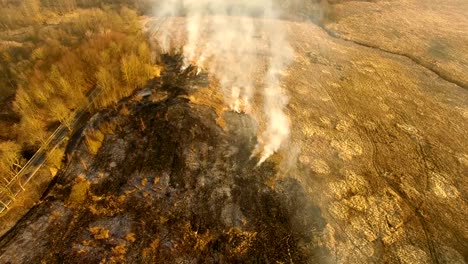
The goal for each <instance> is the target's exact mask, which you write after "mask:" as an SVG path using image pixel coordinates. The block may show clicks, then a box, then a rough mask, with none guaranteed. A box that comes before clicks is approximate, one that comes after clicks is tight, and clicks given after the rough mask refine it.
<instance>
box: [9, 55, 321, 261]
mask: <svg viewBox="0 0 468 264" xmlns="http://www.w3.org/2000/svg"><path fill="white" fill-rule="evenodd" d="M165 62H166V64H167V65H166V72H164V73H163V74H162V76H161V77H160V78H158V79H155V80H153V81H152V82H151V83H150V85H149V86H148V87H147V88H149V89H151V91H152V95H151V96H148V97H145V98H141V96H138V94H136V95H135V96H132V97H130V98H127V99H125V100H124V101H122V102H121V103H119V104H118V106H116V107H115V108H113V109H107V110H106V111H103V112H101V113H98V114H97V115H95V116H94V117H93V118H92V119H91V120H90V122H89V123H88V124H87V126H86V127H85V128H84V130H83V131H82V132H81V133H79V134H77V135H75V138H74V139H73V140H71V143H70V146H69V148H68V150H69V161H68V163H67V166H66V168H65V169H64V170H63V171H62V172H61V173H60V174H59V176H58V177H57V179H56V180H55V181H54V182H53V183H51V186H50V187H49V191H48V193H46V194H45V197H44V200H43V202H42V203H40V204H39V205H37V206H36V207H35V208H33V209H32V210H31V211H30V212H29V213H28V214H27V215H26V216H25V217H24V218H23V219H22V220H21V221H20V222H19V223H18V224H17V226H16V227H15V228H13V229H12V230H11V231H10V232H9V233H7V235H6V236H4V237H3V239H2V240H1V243H0V262H2V263H40V262H44V263H308V262H320V263H324V262H326V261H327V259H328V258H329V257H328V255H327V254H328V253H327V250H325V248H324V247H321V246H320V245H321V244H322V243H321V241H320V240H321V238H320V234H321V232H322V230H323V229H324V227H325V225H326V223H325V221H324V219H323V218H322V216H321V212H320V209H319V208H318V207H316V206H314V204H313V203H312V202H311V201H310V200H309V198H308V196H307V195H306V193H305V191H304V190H303V187H302V186H301V184H300V183H299V182H298V181H297V180H295V179H294V178H293V177H288V176H283V177H281V178H277V170H278V168H277V166H278V165H277V164H275V163H274V162H269V161H267V162H265V163H263V164H262V165H261V166H258V167H257V166H256V162H257V160H256V159H255V158H254V159H250V154H251V153H252V150H253V148H254V147H255V144H256V123H255V121H254V120H253V119H252V118H251V117H250V116H248V115H245V114H238V113H234V112H229V111H228V112H224V114H223V117H222V118H223V119H224V123H225V127H224V128H221V127H220V126H219V125H218V124H217V122H216V120H217V118H218V117H217V114H216V112H215V111H214V110H213V109H212V108H211V107H208V106H203V105H195V104H192V103H191V102H190V101H189V100H188V99H187V95H189V94H190V93H191V91H193V90H195V89H196V87H197V86H199V85H203V84H204V83H206V81H207V80H206V76H204V75H195V74H194V72H193V71H191V70H192V69H191V68H189V69H187V70H185V71H183V72H182V73H180V62H181V60H180V58H178V57H169V56H166V57H165Z"/></svg>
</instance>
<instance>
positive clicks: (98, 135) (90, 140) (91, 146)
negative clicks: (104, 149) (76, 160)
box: [86, 130, 104, 155]
mask: <svg viewBox="0 0 468 264" xmlns="http://www.w3.org/2000/svg"><path fill="white" fill-rule="evenodd" d="M103 140H104V134H103V133H102V132H101V131H100V130H94V131H93V132H92V133H89V134H87V135H86V146H87V148H88V151H89V153H91V154H93V155H96V154H97V153H98V151H99V149H100V148H101V146H102V141H103Z"/></svg>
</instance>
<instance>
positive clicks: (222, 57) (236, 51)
mask: <svg viewBox="0 0 468 264" xmlns="http://www.w3.org/2000/svg"><path fill="white" fill-rule="evenodd" d="M154 10H155V11H154V13H155V16H157V17H172V16H180V15H183V16H184V17H185V19H186V24H185V29H186V32H185V33H184V34H186V36H185V39H186V43H185V45H184V46H183V47H182V51H183V55H184V57H185V65H186V66H188V65H190V64H196V66H198V67H203V68H205V69H208V71H209V73H210V74H211V75H213V76H214V77H216V78H217V79H218V80H219V84H220V89H221V90H222V93H223V95H224V98H225V102H226V104H227V105H228V106H229V107H230V108H231V110H233V111H236V112H247V113H250V112H251V111H250V110H251V108H252V104H253V96H254V95H255V94H256V89H257V88H258V87H256V86H258V85H257V83H258V82H256V80H255V78H256V76H257V74H258V72H257V69H256V68H257V65H259V64H260V61H259V58H258V56H256V55H255V54H256V51H257V48H258V47H257V42H258V40H257V39H256V38H258V36H259V35H260V34H261V33H262V37H263V38H265V41H266V43H267V44H268V45H267V47H266V53H268V54H269V55H270V56H269V58H268V62H267V66H266V67H267V68H266V71H264V72H263V74H262V75H263V77H262V83H263V85H262V87H260V88H261V89H262V90H261V92H262V95H263V97H264V99H263V107H262V108H263V113H262V114H263V115H264V116H265V117H266V125H265V130H264V131H262V134H261V136H260V138H259V140H258V142H259V143H258V145H257V147H256V149H255V151H254V153H253V154H252V155H253V156H258V157H259V164H261V163H263V162H264V161H265V160H266V159H268V157H270V156H271V155H272V154H273V153H275V152H277V151H278V150H279V149H280V148H281V146H282V145H283V144H284V142H286V140H287V138H288V137H289V133H290V122H289V119H288V117H287V115H286V114H285V112H284V108H285V106H286V104H287V101H288V98H287V96H286V95H285V93H284V91H283V89H282V88H281V76H282V72H284V70H285V69H286V67H287V66H288V64H289V62H290V61H291V59H292V56H293V51H292V48H291V46H290V45H289V42H288V40H287V36H286V31H285V30H284V29H283V28H282V27H281V26H280V25H278V24H273V23H272V18H279V17H280V16H281V13H280V10H279V8H277V7H276V6H275V5H274V3H273V0H260V1H248V0H241V1H217V0H201V1H200V0H196V1H195V0H168V1H164V2H163V3H161V4H159V5H158V6H157V7H155V9H154ZM252 17H256V18H258V17H261V18H264V19H261V20H259V19H252ZM171 34H172V32H171V25H166V27H165V29H162V30H160V31H159V36H157V39H158V41H159V45H160V46H161V48H162V49H164V50H166V51H167V50H170V49H172V48H173V47H171V46H170V36H171ZM226 50H228V51H229V52H226Z"/></svg>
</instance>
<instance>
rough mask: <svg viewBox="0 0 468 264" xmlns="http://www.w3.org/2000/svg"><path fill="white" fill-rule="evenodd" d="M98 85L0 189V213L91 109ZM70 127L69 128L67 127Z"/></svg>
mask: <svg viewBox="0 0 468 264" xmlns="http://www.w3.org/2000/svg"><path fill="white" fill-rule="evenodd" d="M102 90H103V89H101V88H100V87H96V88H95V89H94V90H93V91H92V92H91V93H90V94H89V95H88V97H87V100H88V102H87V104H86V105H85V106H83V107H81V108H80V109H77V110H76V111H75V112H74V113H73V114H72V116H71V118H72V119H73V122H72V123H71V125H66V124H63V123H62V124H60V126H58V127H57V129H55V131H54V132H53V133H52V134H51V135H50V136H49V137H48V138H47V140H46V141H45V142H44V143H43V144H42V145H41V147H40V148H39V149H38V150H37V151H36V153H34V155H33V156H32V157H31V158H30V159H29V160H28V162H26V164H25V165H24V166H23V167H22V168H21V170H20V171H18V173H16V174H15V176H13V178H11V180H10V181H9V182H8V183H7V184H5V185H4V186H2V188H1V189H0V215H1V214H2V213H3V212H5V211H6V210H7V209H9V207H10V206H11V204H12V203H13V202H14V201H15V199H16V197H17V196H18V194H20V193H21V192H22V191H24V190H25V188H24V186H25V185H26V184H27V183H28V182H29V181H30V180H31V179H32V178H33V177H34V175H36V173H37V172H38V171H39V169H40V168H41V167H42V165H43V164H44V163H45V162H46V161H47V159H48V154H49V153H50V152H51V151H53V150H54V149H55V148H57V147H58V146H59V145H60V143H62V142H63V140H64V139H65V137H66V136H67V135H68V134H69V133H70V132H71V131H73V129H70V128H74V127H75V126H77V125H78V124H79V122H80V119H81V118H82V117H83V116H84V114H85V113H87V112H90V111H92V108H93V107H94V103H95V99H96V97H97V96H99V95H100V94H101V93H102ZM69 127H70V128H69Z"/></svg>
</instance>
